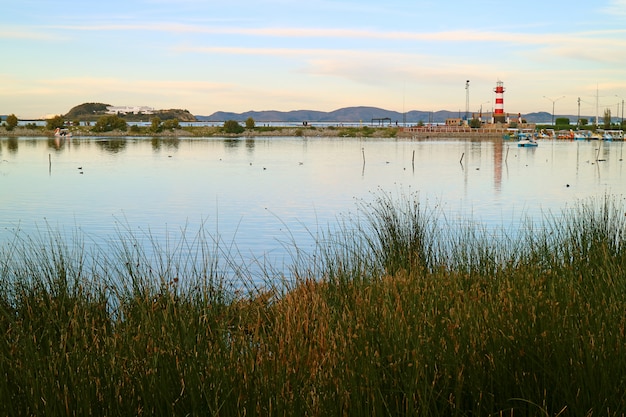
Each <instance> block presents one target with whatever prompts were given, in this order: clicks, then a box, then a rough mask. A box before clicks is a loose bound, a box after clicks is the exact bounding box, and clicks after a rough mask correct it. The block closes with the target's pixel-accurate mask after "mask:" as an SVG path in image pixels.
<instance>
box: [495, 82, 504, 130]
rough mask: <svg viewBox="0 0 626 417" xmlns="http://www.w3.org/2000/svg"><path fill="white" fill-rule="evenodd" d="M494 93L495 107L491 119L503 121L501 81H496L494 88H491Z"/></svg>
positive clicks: (502, 87)
mask: <svg viewBox="0 0 626 417" xmlns="http://www.w3.org/2000/svg"><path fill="white" fill-rule="evenodd" d="M493 91H495V93H496V107H495V109H494V112H493V121H494V122H495V123H504V122H505V117H504V86H503V83H502V81H498V82H497V84H496V88H494V89H493Z"/></svg>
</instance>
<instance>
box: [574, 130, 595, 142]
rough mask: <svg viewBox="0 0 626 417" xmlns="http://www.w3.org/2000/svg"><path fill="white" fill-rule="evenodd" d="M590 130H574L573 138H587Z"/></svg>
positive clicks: (589, 137) (589, 136)
mask: <svg viewBox="0 0 626 417" xmlns="http://www.w3.org/2000/svg"><path fill="white" fill-rule="evenodd" d="M589 139H591V132H590V131H588V130H577V131H575V132H574V140H589Z"/></svg>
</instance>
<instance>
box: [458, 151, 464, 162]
mask: <svg viewBox="0 0 626 417" xmlns="http://www.w3.org/2000/svg"><path fill="white" fill-rule="evenodd" d="M464 156H465V152H463V153H462V154H461V159H460V160H459V164H461V165H463V157H464Z"/></svg>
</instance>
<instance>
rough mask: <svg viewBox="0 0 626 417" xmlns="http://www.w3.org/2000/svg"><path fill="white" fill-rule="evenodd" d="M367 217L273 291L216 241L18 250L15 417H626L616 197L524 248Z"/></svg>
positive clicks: (623, 227)
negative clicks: (255, 279)
mask: <svg viewBox="0 0 626 417" xmlns="http://www.w3.org/2000/svg"><path fill="white" fill-rule="evenodd" d="M361 208H362V210H360V211H359V213H357V215H356V216H355V217H353V218H346V219H344V220H343V221H342V222H341V223H340V224H339V227H338V228H337V229H336V230H335V231H332V232H331V231H329V232H327V233H324V234H322V235H321V236H319V242H318V248H317V250H316V251H315V253H312V254H310V256H301V254H300V253H299V252H298V253H299V255H298V259H297V262H294V264H293V266H292V268H291V270H289V271H285V274H287V273H289V274H290V275H291V276H292V277H293V278H294V279H293V280H292V281H289V280H287V279H285V280H276V277H275V276H274V275H275V272H276V271H273V272H272V273H271V274H270V273H268V274H267V277H266V283H265V284H266V285H264V286H263V287H260V286H258V285H256V284H253V281H251V280H247V279H246V275H247V274H246V269H245V267H244V268H241V265H239V264H238V263H237V256H233V254H232V253H229V252H228V250H226V251H225V250H224V246H223V243H222V242H220V241H219V239H216V238H215V237H214V236H210V235H208V234H206V233H204V232H202V231H201V232H199V233H198V234H197V235H195V236H193V237H191V238H180V239H178V240H176V239H173V240H172V241H170V242H168V243H166V244H164V245H162V244H160V243H158V242H156V240H155V239H153V238H151V237H150V236H147V238H146V239H143V238H142V237H138V236H136V235H133V234H132V233H130V231H122V233H121V234H120V238H119V239H117V240H116V241H115V242H112V243H111V244H108V245H103V246H99V247H95V248H94V247H93V246H91V245H88V244H86V243H85V241H84V237H83V236H81V235H80V234H78V233H76V234H73V235H72V236H70V237H69V238H68V237H67V236H65V235H63V234H61V233H58V232H54V231H50V230H49V231H44V232H43V233H42V234H41V235H40V236H35V237H29V236H19V235H16V236H15V238H14V239H13V240H12V241H11V242H10V243H9V244H7V245H5V246H4V247H3V248H2V252H1V253H0V273H1V274H2V280H1V283H0V285H1V288H0V331H1V332H2V335H3V337H2V339H1V340H0V414H3V415H54V416H57V415H215V416H218V415H219V416H243V415H245V416H250V415H259V416H268V415H297V416H328V415H359V416H361V415H368V416H391V415H393V416H397V415H419V416H468V415H477V416H478V415H480V416H487V415H495V416H498V415H507V416H510V415H515V416H521V415H524V416H547V415H550V416H556V415H572V416H591V415H594V416H596V415H603V416H604V415H606V416H623V415H624V414H625V413H626V377H625V375H626V335H625V330H626V313H625V312H626V272H625V267H626V252H625V250H624V232H625V231H626V224H625V222H626V216H625V210H624V207H623V206H622V205H621V203H620V201H619V200H617V199H616V198H612V197H605V198H604V199H602V200H593V201H587V202H581V203H580V204H579V205H578V206H576V207H573V208H570V209H565V210H564V211H563V212H562V213H558V214H546V216H545V218H544V219H541V221H540V222H529V223H528V224H526V225H525V227H524V228H522V229H520V231H519V232H518V233H516V235H515V236H507V235H506V234H502V233H499V234H498V233H493V232H492V231H488V230H486V229H480V228H479V227H476V226H473V225H472V223H470V222H467V223H466V224H453V223H451V222H447V221H446V216H445V213H442V212H441V211H440V210H439V209H438V208H436V207H427V206H426V205H424V204H423V203H421V202H420V201H419V199H417V198H416V197H415V196H401V197H400V198H396V197H394V196H391V195H388V194H381V195H380V197H379V198H378V199H377V200H376V201H375V202H374V203H372V204H364V205H363V206H362V207H361ZM88 248H90V249H88ZM226 248H232V246H229V245H226ZM268 272H269V269H268ZM242 278H243V279H244V281H243V282H246V283H247V284H248V285H247V286H246V287H244V291H241V287H240V286H239V285H238V284H237V283H241V282H242V281H241V280H242Z"/></svg>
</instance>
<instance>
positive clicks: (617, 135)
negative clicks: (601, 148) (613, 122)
mask: <svg viewBox="0 0 626 417" xmlns="http://www.w3.org/2000/svg"><path fill="white" fill-rule="evenodd" d="M623 139H624V131H623V130H605V131H604V132H603V133H602V140H623Z"/></svg>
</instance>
